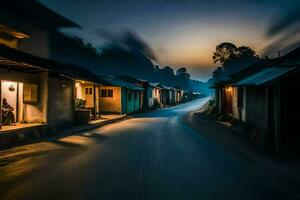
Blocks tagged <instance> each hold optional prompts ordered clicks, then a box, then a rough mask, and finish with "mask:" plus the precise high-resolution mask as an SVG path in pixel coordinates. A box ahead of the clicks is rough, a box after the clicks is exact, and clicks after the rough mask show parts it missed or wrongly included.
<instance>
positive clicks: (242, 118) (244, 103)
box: [240, 87, 247, 122]
mask: <svg viewBox="0 0 300 200" xmlns="http://www.w3.org/2000/svg"><path fill="white" fill-rule="evenodd" d="M242 95H243V107H242V108H240V109H241V115H242V116H241V120H242V121H243V122H246V120H247V118H246V112H247V107H246V103H247V88H246V87H243V93H242Z"/></svg>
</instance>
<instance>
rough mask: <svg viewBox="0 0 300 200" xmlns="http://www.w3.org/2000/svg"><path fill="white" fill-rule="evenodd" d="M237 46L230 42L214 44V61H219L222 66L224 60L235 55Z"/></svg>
mask: <svg viewBox="0 0 300 200" xmlns="http://www.w3.org/2000/svg"><path fill="white" fill-rule="evenodd" d="M236 51H237V47H236V46H235V45H234V44H232V43H230V42H224V43H221V44H219V45H218V46H216V51H215V52H214V54H213V61H214V63H217V62H220V63H221V64H222V65H223V66H224V64H225V63H226V62H228V61H230V60H231V59H233V58H234V57H236Z"/></svg>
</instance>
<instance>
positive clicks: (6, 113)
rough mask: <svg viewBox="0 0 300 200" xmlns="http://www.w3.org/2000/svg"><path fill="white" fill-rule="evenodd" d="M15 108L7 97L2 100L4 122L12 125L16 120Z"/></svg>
mask: <svg viewBox="0 0 300 200" xmlns="http://www.w3.org/2000/svg"><path fill="white" fill-rule="evenodd" d="M13 111H14V108H13V107H12V106H11V105H9V103H8V102H7V99H6V98H3V100H2V124H3V125H11V124H12V123H14V122H15V115H14V113H13Z"/></svg>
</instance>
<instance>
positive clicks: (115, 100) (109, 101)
mask: <svg viewBox="0 0 300 200" xmlns="http://www.w3.org/2000/svg"><path fill="white" fill-rule="evenodd" d="M102 89H105V90H113V97H112V98H111V97H102V96H101V90H102ZM121 98H122V94H121V87H118V86H100V111H101V113H105V112H106V113H121V112H122V107H121V101H122V99H121Z"/></svg>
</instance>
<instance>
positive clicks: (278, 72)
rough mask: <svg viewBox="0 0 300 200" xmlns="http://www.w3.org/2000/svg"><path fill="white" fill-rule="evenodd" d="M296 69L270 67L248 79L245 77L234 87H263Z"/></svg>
mask: <svg viewBox="0 0 300 200" xmlns="http://www.w3.org/2000/svg"><path fill="white" fill-rule="evenodd" d="M294 69H296V67H271V68H267V69H264V70H262V71H260V72H257V73H255V74H253V75H251V76H249V77H246V78H244V79H242V80H240V81H239V82H237V83H236V84H234V85H235V86H243V85H263V84H266V83H268V82H270V81H272V80H275V79H277V78H279V77H281V76H283V75H285V74H287V73H288V72H291V71H292V70H294Z"/></svg>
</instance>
